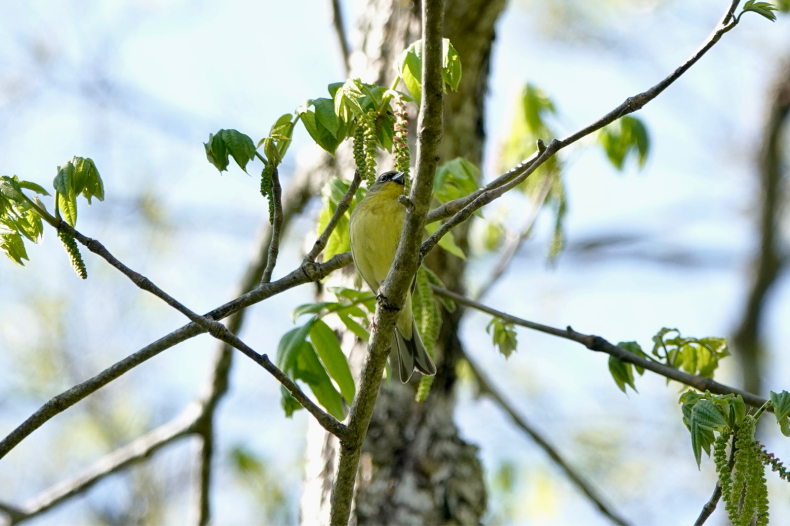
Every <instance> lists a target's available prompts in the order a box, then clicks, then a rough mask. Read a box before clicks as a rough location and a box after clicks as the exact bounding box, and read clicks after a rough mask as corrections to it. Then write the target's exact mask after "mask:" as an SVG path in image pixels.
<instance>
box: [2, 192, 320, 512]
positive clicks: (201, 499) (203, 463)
mask: <svg viewBox="0 0 790 526" xmlns="http://www.w3.org/2000/svg"><path fill="white" fill-rule="evenodd" d="M310 186H311V185H310V181H309V179H308V178H302V179H300V180H298V181H296V182H295V184H294V185H292V187H291V189H290V190H289V193H288V195H286V198H285V206H284V210H283V216H284V217H283V229H285V228H286V227H287V225H288V224H289V223H290V220H291V218H292V217H293V216H294V215H295V214H297V213H298V212H300V211H301V210H302V209H303V208H304V206H305V205H306V204H307V202H308V201H309V199H310V198H311V197H312V195H313V192H312V189H311V188H310ZM266 226H268V222H267V224H266ZM271 236H272V229H271V228H267V229H266V233H265V234H264V235H263V237H262V240H261V242H260V246H261V249H260V250H259V251H258V255H257V256H256V257H255V258H254V259H253V261H252V262H251V263H250V266H249V267H248V269H247V271H246V272H245V274H244V276H243V277H242V279H241V282H240V283H239V286H238V290H239V292H238V293H237V295H239V294H242V293H244V292H248V291H250V290H251V289H252V288H254V287H255V285H257V284H258V283H259V282H260V279H261V276H262V275H263V271H264V267H266V263H267V260H268V251H267V247H268V246H269V245H270V243H271ZM244 312H245V311H244V310H239V311H236V312H234V313H233V314H232V315H231V316H230V317H229V319H228V328H229V330H230V331H231V332H234V333H236V332H238V331H239V330H240V329H241V325H242V321H243V318H244ZM232 357H233V355H232V347H231V346H230V345H228V344H226V343H224V342H221V344H220V346H219V349H218V350H217V353H216V357H215V363H214V367H213V368H212V375H211V378H210V380H209V382H208V385H207V386H206V392H205V394H204V395H203V396H202V398H201V400H202V401H201V402H200V407H201V408H202V409H201V412H200V413H199V414H194V415H193V416H194V418H192V419H188V420H187V421H186V422H184V426H183V427H184V428H186V427H190V428H191V429H190V431H189V432H190V433H196V434H198V435H200V437H201V440H202V441H203V442H202V444H201V448H200V455H199V459H198V468H197V479H198V480H197V486H198V498H197V508H198V509H197V514H196V516H197V518H198V523H199V524H206V523H208V521H209V519H210V506H209V503H210V500H209V496H210V480H211V456H212V449H213V417H214V414H215V411H216V407H217V404H218V403H219V400H220V399H221V398H222V396H223V395H224V394H225V393H226V392H227V389H228V374H229V371H230V366H231V363H232ZM188 411H189V410H188ZM184 418H185V415H181V416H179V417H177V418H176V419H174V420H173V421H171V422H169V423H167V424H165V425H163V426H161V427H160V428H158V429H156V430H153V431H151V432H149V433H148V434H147V435H146V436H151V435H157V436H159V435H163V434H164V436H165V437H166V436H168V432H167V430H168V429H171V428H173V426H175V428H176V429H178V428H179V426H178V425H177V424H174V422H175V421H183V420H184ZM190 422H191V425H189V426H188V424H189V423H190ZM169 436H170V439H169V440H167V439H166V438H165V439H163V441H162V442H161V443H153V444H151V447H152V448H153V449H150V450H145V449H144V450H143V453H144V454H143V456H141V457H140V458H139V459H135V460H134V461H131V462H128V463H126V464H125V465H124V466H122V467H119V468H118V469H116V470H114V471H106V472H102V471H96V470H95V469H93V468H90V469H89V470H87V472H91V471H93V472H94V473H96V474H97V478H96V479H95V480H94V481H93V482H91V483H90V484H82V485H81V486H80V487H79V488H75V489H74V491H70V492H69V493H68V495H64V496H63V497H62V498H61V499H60V500H59V501H58V502H54V503H52V504H51V505H50V506H48V507H47V508H46V509H37V510H35V511H34V512H31V513H28V514H26V513H24V512H22V511H21V510H18V509H16V508H12V507H9V506H3V505H2V504H0V512H4V513H5V514H6V515H7V516H8V517H7V518H8V519H9V520H10V521H11V522H12V523H16V522H19V521H21V520H24V519H27V518H31V517H33V516H35V515H38V514H40V513H43V512H44V511H47V510H48V509H51V508H52V507H53V506H55V505H56V504H59V503H62V502H64V501H65V500H68V499H69V498H71V497H74V496H76V495H79V494H81V493H82V492H84V491H85V490H87V489H89V488H90V487H91V486H92V485H93V484H94V483H95V482H98V481H99V480H100V479H101V478H103V477H104V476H106V475H109V474H111V473H113V472H117V471H118V470H120V469H122V468H124V467H128V466H130V465H132V464H134V463H135V462H137V461H138V460H144V459H145V458H147V457H148V456H150V453H153V451H154V450H156V449H159V448H161V447H164V446H165V445H166V444H167V443H168V442H174V441H176V440H178V439H180V438H181V437H182V436H185V435H184V434H179V433H169ZM143 438H144V437H143ZM140 440H143V439H140ZM209 441H210V442H209ZM134 443H135V444H137V443H139V440H138V441H135V442H134ZM207 443H208V447H206V444H207ZM130 447H132V446H131V445H129V446H125V448H122V449H128V448H130ZM135 449H139V448H135ZM146 451H147V452H146ZM116 453H117V452H113V453H111V454H110V455H115V454H116ZM108 457H109V456H108ZM108 457H105V459H106V458H108ZM105 463H106V460H100V461H99V462H97V465H98V464H105ZM74 480H75V479H72V481H74ZM80 480H83V481H84V480H85V477H84V476H83V477H81V478H80ZM57 487H69V484H68V483H61V484H58V486H57ZM48 492H49V490H48ZM45 493H47V492H45ZM42 495H43V494H42ZM40 500H42V497H41V496H39V497H36V498H34V499H33V501H40ZM31 502H32V501H31Z"/></svg>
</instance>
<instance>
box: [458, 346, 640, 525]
mask: <svg viewBox="0 0 790 526" xmlns="http://www.w3.org/2000/svg"><path fill="white" fill-rule="evenodd" d="M464 358H466V361H467V362H468V363H469V366H470V367H471V369H472V372H473V373H474V375H475V378H477V382H478V384H480V390H481V392H482V394H487V395H489V396H490V397H491V398H493V399H494V401H495V402H496V403H497V404H499V405H500V407H502V409H503V410H504V411H505V412H506V413H507V414H508V415H509V416H510V418H512V419H513V422H515V424H516V425H517V426H518V427H519V428H521V430H522V431H524V432H525V433H526V434H528V435H529V436H530V438H532V440H534V441H535V443H536V444H537V445H538V447H540V448H541V449H542V450H543V451H545V452H546V454H547V455H548V456H549V458H551V460H552V461H554V463H555V464H556V465H557V467H559V468H560V469H561V470H562V471H563V472H564V473H565V475H566V476H567V477H568V478H569V479H570V480H571V482H573V483H574V484H576V486H577V487H578V488H579V489H580V490H581V491H582V493H584V494H585V495H586V496H587V498H588V499H590V500H591V501H592V503H593V504H595V506H596V507H597V508H598V509H599V510H600V511H601V513H603V514H604V515H606V516H607V517H608V518H609V519H610V520H611V521H612V522H614V523H615V524H619V525H621V526H627V525H628V522H627V521H626V520H625V519H623V518H622V517H620V516H618V514H617V513H616V512H614V511H612V510H611V509H609V506H608V505H607V504H605V503H604V502H603V499H602V498H601V496H600V495H598V492H597V491H596V490H595V488H593V487H592V486H591V485H590V483H589V482H587V481H586V480H584V477H582V475H581V474H579V473H577V472H576V471H575V470H574V469H573V468H572V467H571V466H569V465H568V463H567V462H566V461H565V459H563V458H562V456H561V455H560V454H559V452H558V451H557V450H556V449H554V446H552V445H551V444H550V443H549V441H548V440H547V439H546V438H545V437H544V436H543V435H542V434H541V433H540V432H539V431H537V430H536V429H535V428H533V427H532V426H531V425H530V424H529V422H527V421H526V419H525V418H524V417H523V416H521V415H520V414H518V413H517V412H516V410H515V409H514V408H513V406H511V405H510V403H508V401H507V400H505V398H504V397H503V396H502V394H501V393H500V392H499V391H497V390H496V388H495V387H494V386H493V385H492V384H491V381H490V380H489V379H488V378H487V377H486V376H485V374H484V373H483V372H482V371H481V370H480V368H479V367H478V366H477V364H475V363H474V362H473V361H472V360H471V359H470V358H469V355H468V354H465V355H464Z"/></svg>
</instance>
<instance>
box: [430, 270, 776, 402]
mask: <svg viewBox="0 0 790 526" xmlns="http://www.w3.org/2000/svg"><path fill="white" fill-rule="evenodd" d="M431 286H432V287H433V291H434V292H435V293H436V294H438V295H439V296H443V297H445V298H450V299H451V300H453V301H455V302H457V303H460V304H461V305H466V306H467V307H471V308H473V309H477V310H479V311H481V312H485V313H488V314H490V315H492V316H496V317H497V318H501V319H502V320H504V321H506V322H508V323H512V324H514V325H520V326H521V327H526V328H527V329H532V330H534V331H538V332H542V333H545V334H551V335H552V336H558V337H560V338H565V339H566V340H571V341H574V342H576V343H580V344H582V345H584V346H585V347H587V348H588V349H590V350H591V351H596V352H602V353H605V354H608V355H610V356H614V357H615V358H617V359H618V360H621V361H623V362H628V363H632V364H634V365H637V366H639V367H643V368H644V369H647V370H648V371H651V372H654V373H656V374H658V375H661V376H664V377H666V378H669V379H670V380H675V381H676V382H680V383H682V384H686V385H688V386H690V387H693V388H694V389H697V390H699V391H710V392H711V393H715V394H735V395H741V396H742V397H743V401H744V402H746V403H747V404H749V405H751V406H753V407H761V406H762V405H763V404H765V402H767V400H766V399H765V398H762V397H760V396H757V395H756V394H752V393H749V392H746V391H743V390H741V389H737V388H735V387H730V386H728V385H724V384H720V383H718V382H716V381H714V380H711V379H710V378H705V377H704V376H696V375H693V374H688V373H684V372H683V371H680V370H678V369H675V368H674V367H670V366H668V365H664V364H662V363H658V362H654V361H650V360H646V359H644V358H642V357H641V356H637V355H635V354H632V353H630V352H628V351H626V350H625V349H623V348H622V347H617V346H616V345H612V344H611V343H609V342H608V341H606V340H604V339H603V338H601V337H600V336H594V335H591V334H582V333H580V332H576V331H574V330H573V329H571V327H570V326H568V328H567V329H564V330H563V329H557V328H555V327H550V326H548V325H543V324H540V323H535V322H533V321H527V320H525V319H522V318H517V317H516V316H512V315H510V314H507V313H506V312H502V311H498V310H496V309H492V308H491V307H488V306H486V305H483V304H482V303H478V302H476V301H474V300H470V299H469V298H466V297H464V296H461V295H460V294H456V293H455V292H451V291H449V290H447V289H443V288H441V287H436V286H433V285H431ZM768 410H769V411H770V410H771V409H770V408H769V409H768Z"/></svg>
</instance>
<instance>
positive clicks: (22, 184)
mask: <svg viewBox="0 0 790 526" xmlns="http://www.w3.org/2000/svg"><path fill="white" fill-rule="evenodd" d="M19 186H20V188H24V189H26V190H32V191H34V192H36V193H37V194H41V195H49V192H47V191H46V190H45V189H44V188H43V187H42V186H40V185H37V184H36V183H31V182H30V181H19Z"/></svg>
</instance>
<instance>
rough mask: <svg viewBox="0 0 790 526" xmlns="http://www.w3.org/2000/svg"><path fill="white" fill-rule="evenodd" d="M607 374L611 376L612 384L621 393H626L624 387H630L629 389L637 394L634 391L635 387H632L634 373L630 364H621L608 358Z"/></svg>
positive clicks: (621, 362) (615, 359)
mask: <svg viewBox="0 0 790 526" xmlns="http://www.w3.org/2000/svg"><path fill="white" fill-rule="evenodd" d="M609 373H610V374H611V375H612V378H613V379H614V382H615V383H616V384H617V387H619V388H620V390H621V391H622V392H624V393H625V392H626V390H625V386H626V385H630V386H631V389H633V390H634V391H635V392H638V391H637V390H636V386H635V385H634V371H633V369H632V367H631V364H630V363H626V362H623V361H622V360H619V359H617V358H615V357H614V356H610V357H609Z"/></svg>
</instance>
